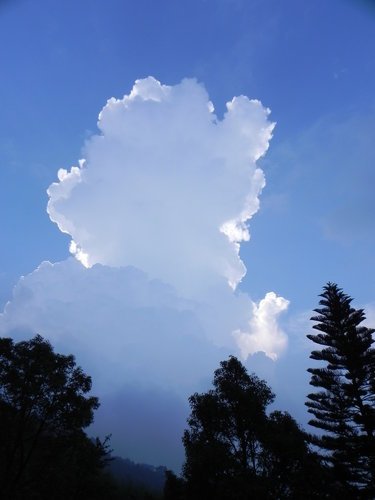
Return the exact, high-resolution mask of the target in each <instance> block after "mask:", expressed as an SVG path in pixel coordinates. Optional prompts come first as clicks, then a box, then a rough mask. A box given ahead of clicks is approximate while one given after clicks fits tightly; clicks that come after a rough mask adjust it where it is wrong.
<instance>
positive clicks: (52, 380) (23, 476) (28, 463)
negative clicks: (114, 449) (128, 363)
mask: <svg viewBox="0 0 375 500" xmlns="http://www.w3.org/2000/svg"><path fill="white" fill-rule="evenodd" d="M90 389H91V378H90V377H89V376H88V375H86V374H84V373H83V371H82V370H81V368H79V367H77V366H76V364H75V360H74V357H73V356H63V355H61V354H56V353H54V351H53V348H52V346H51V345H50V344H49V342H47V341H46V340H44V339H43V338H42V337H41V336H39V335H38V336H36V337H34V338H33V339H31V340H29V341H24V342H19V343H14V342H13V340H12V339H10V338H2V339H0V496H1V498H52V497H53V498H56V499H57V498H75V497H76V495H81V497H82V492H84V491H86V492H87V488H88V487H89V485H90V478H93V477H96V476H97V474H98V471H99V470H100V469H101V467H102V466H103V465H104V462H105V457H106V455H107V444H106V443H101V442H100V441H98V440H97V441H96V442H92V441H91V440H89V439H88V438H87V436H86V435H85V433H84V432H83V429H84V428H85V427H87V426H88V425H89V424H90V423H91V422H92V420H93V411H94V410H95V409H96V408H97V407H98V406H99V403H98V399H97V398H96V397H93V396H87V393H89V391H90ZM51 490H52V491H53V494H51ZM95 495H96V493H95V494H94V492H93V494H92V495H90V497H92V498H97V496H95Z"/></svg>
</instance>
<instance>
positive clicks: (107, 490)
mask: <svg viewBox="0 0 375 500" xmlns="http://www.w3.org/2000/svg"><path fill="white" fill-rule="evenodd" d="M351 302H352V299H351V298H350V297H349V296H347V295H346V294H344V293H343V291H342V290H341V289H340V288H339V287H338V286H337V285H335V284H332V283H328V284H327V285H326V286H325V287H324V290H323V293H322V295H321V300H320V302H319V306H320V307H319V308H317V309H315V313H316V315H315V316H313V317H312V318H311V319H312V320H313V321H314V326H313V328H314V329H315V330H316V331H317V333H316V334H314V335H308V338H309V339H310V340H311V341H312V342H314V343H315V344H317V345H318V346H319V350H314V351H313V352H312V353H311V356H310V357H311V359H312V360H314V361H317V362H318V366H315V367H313V368H310V369H309V372H310V373H311V382H310V383H311V385H312V386H313V388H314V391H313V392H311V393H310V394H309V395H308V396H307V402H306V405H307V407H308V411H309V412H310V413H311V415H312V417H313V418H312V419H311V420H310V422H309V423H310V425H311V426H313V427H314V428H315V429H317V433H316V434H308V433H306V432H305V431H304V430H303V429H301V428H300V426H299V425H298V424H297V422H296V421H295V420H294V419H293V417H292V416H291V415H289V413H287V412H281V411H278V410H274V411H272V412H270V411H269V406H270V405H271V404H272V403H273V402H274V398H275V396H274V394H273V393H272V390H271V389H270V387H269V386H268V385H267V383H266V382H265V381H263V380H261V379H259V378H258V377H257V376H256V375H255V374H249V373H247V371H246V368H245V367H244V366H243V365H242V364H241V362H240V361H239V360H238V359H237V358H235V357H234V356H230V357H229V359H228V360H225V361H222V362H221V363H220V367H219V368H218V369H217V370H216V371H215V373H214V378H213V386H212V389H211V390H209V391H207V392H206V393H202V394H198V393H196V394H193V395H192V396H191V397H190V398H189V403H190V409H191V413H190V416H189V419H188V422H187V423H188V428H187V429H186V431H185V433H184V436H183V444H184V447H185V453H186V461H185V464H184V466H183V470H182V475H181V476H180V477H179V476H176V475H175V474H174V473H173V472H172V471H167V473H166V481H165V487H164V499H165V500H248V499H265V500H268V499H270V500H271V499H275V500H276V499H277V500H279V499H280V500H281V499H302V498H303V499H307V500H308V499H324V498H327V499H336V498H339V499H343V500H344V499H358V500H362V499H364V500H365V499H366V500H370V499H375V349H374V348H373V347H372V346H373V343H374V338H373V334H374V332H375V330H373V329H371V328H367V327H365V326H363V325H361V323H362V322H363V320H364V319H365V316H364V312H363V310H362V309H354V308H353V307H352V306H351ZM90 390H91V378H90V377H89V376H88V375H86V374H85V373H83V371H82V370H81V368H79V367H77V366H76V363H75V359H74V357H73V356H63V355H61V354H56V353H55V352H54V350H53V348H52V346H51V345H50V343H49V342H47V341H46V340H44V339H43V338H42V337H40V336H38V335H37V336H36V337H34V338H33V339H31V340H29V341H24V342H19V343H14V341H13V340H12V339H10V338H3V339H0V498H1V499H3V498H4V499H5V500H11V499H12V500H13V499H14V500H17V499H20V500H21V499H30V500H34V499H35V500H44V499H46V500H47V499H48V500H53V499H56V500H59V499H61V500H62V499H64V500H65V499H90V500H91V499H92V500H95V499H103V500H107V499H108V500H110V499H117V498H118V499H119V498H124V499H152V498H154V499H156V498H161V494H160V496H158V494H157V493H153V492H151V491H150V490H148V488H147V487H145V488H143V487H139V486H137V485H136V484H132V483H131V482H128V483H127V484H123V485H121V484H119V483H118V482H116V480H114V478H113V476H111V475H110V473H109V471H110V470H111V468H109V467H107V465H108V462H109V460H110V453H109V452H110V450H109V445H108V441H107V440H106V441H104V442H101V441H100V440H98V439H96V440H92V439H89V438H88V436H87V435H86V433H85V431H84V429H85V428H86V427H87V426H88V425H89V424H90V423H91V422H92V420H93V415H94V411H95V409H96V408H98V406H99V402H98V399H97V398H96V397H94V396H91V395H90ZM117 460H119V459H117ZM116 464H117V465H116V467H117V468H118V467H119V466H120V465H121V463H120V462H119V461H118V462H116ZM116 467H115V468H114V467H112V469H113V470H115V469H116ZM117 476H118V477H119V476H121V471H118V472H117Z"/></svg>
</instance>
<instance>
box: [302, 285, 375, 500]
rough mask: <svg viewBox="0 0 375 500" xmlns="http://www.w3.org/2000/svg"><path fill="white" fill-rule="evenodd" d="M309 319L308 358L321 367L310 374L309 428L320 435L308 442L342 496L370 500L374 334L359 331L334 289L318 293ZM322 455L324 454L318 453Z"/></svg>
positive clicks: (359, 316)
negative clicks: (311, 347)
mask: <svg viewBox="0 0 375 500" xmlns="http://www.w3.org/2000/svg"><path fill="white" fill-rule="evenodd" d="M321 297H322V298H321V300H320V302H319V304H320V306H321V307H320V308H318V309H315V312H316V313H317V315H316V316H314V317H312V318H311V319H312V320H313V321H316V322H317V324H315V325H314V326H313V328H314V329H315V330H318V332H319V333H317V334H315V335H308V338H309V339H310V340H312V341H313V342H315V343H316V344H318V345H320V346H323V348H322V349H321V350H319V351H313V352H312V353H311V356H310V358H311V359H314V360H317V361H319V362H321V363H323V365H321V366H320V367H319V368H310V369H309V370H308V371H309V372H310V373H311V374H312V377H311V382H310V384H311V385H312V386H314V387H317V388H321V390H319V391H318V392H314V393H311V394H309V395H308V399H309V401H307V402H306V405H307V407H308V411H309V412H310V413H311V414H312V415H313V416H314V418H313V419H312V420H310V422H309V423H310V425H312V426H314V427H316V428H318V429H320V430H321V431H322V435H320V436H317V437H315V439H314V442H315V443H316V444H317V445H319V446H320V447H321V449H322V450H323V456H324V457H325V459H326V460H327V462H328V463H329V464H330V465H331V467H332V472H333V476H334V479H335V481H336V483H337V485H338V488H339V489H340V488H341V493H340V494H342V495H345V494H347V495H349V498H375V489H374V488H375V350H374V349H373V348H372V347H371V346H372V344H373V342H374V340H373V337H372V334H373V333H374V331H375V330H373V329H371V328H366V327H365V326H360V325H361V323H362V322H363V320H364V319H365V315H364V312H363V310H362V309H354V308H353V307H352V306H351V302H352V299H351V298H350V297H349V296H348V295H346V294H345V293H344V292H343V291H342V290H341V289H340V288H339V287H338V286H337V285H336V284H334V283H328V284H327V285H326V286H325V287H324V291H323V293H322V294H321ZM324 451H325V453H324Z"/></svg>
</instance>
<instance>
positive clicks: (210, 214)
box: [48, 78, 274, 296]
mask: <svg viewBox="0 0 375 500" xmlns="http://www.w3.org/2000/svg"><path fill="white" fill-rule="evenodd" d="M268 114H269V110H268V109H266V108H264V107H263V106H262V105H261V103H260V102H259V101H256V100H249V99H248V98H247V97H244V96H241V97H237V98H234V99H233V100H232V101H231V102H230V103H228V104H227V112H226V113H225V115H224V117H223V119H222V120H218V119H217V117H216V116H215V113H214V109H213V105H212V103H211V102H210V101H209V98H208V95H207V92H206V90H205V89H204V87H203V86H202V85H199V84H198V83H197V82H196V81H195V80H184V81H183V82H182V83H181V84H179V85H176V86H174V87H171V86H167V85H162V84H160V83H159V82H158V81H157V80H155V79H154V78H146V79H144V80H138V81H136V83H135V85H134V87H133V89H132V91H131V92H130V94H129V95H126V96H125V97H124V98H123V99H114V98H112V99H110V100H109V101H108V102H107V104H106V106H105V107H104V108H103V110H102V111H101V112H100V114H99V121H98V128H99V130H100V132H101V133H100V134H99V135H95V136H93V137H92V138H91V139H89V140H88V141H87V143H86V145H85V147H84V150H83V155H84V157H85V160H82V161H81V162H80V163H79V165H78V166H75V167H72V168H71V170H70V171H67V170H63V169H62V170H60V171H59V174H58V178H59V181H58V182H56V183H53V184H52V185H51V186H50V187H49V189H48V194H49V198H50V199H49V203H48V213H49V215H50V218H51V220H53V221H54V222H56V224H57V225H58V226H59V228H60V230H61V231H63V232H65V233H68V234H70V235H71V237H72V244H71V247H70V249H71V252H72V253H74V255H75V256H76V257H77V259H78V260H80V261H81V262H82V263H83V264H84V265H85V266H92V265H93V264H96V263H100V264H106V265H110V266H127V265H132V266H135V267H137V268H139V269H142V270H144V271H145V272H147V273H148V274H149V275H150V277H152V278H159V279H162V280H164V281H166V282H168V283H170V284H172V285H173V286H175V287H176V288H177V289H178V290H179V291H181V292H182V293H183V294H184V295H190V296H196V295H197V293H199V291H200V290H201V289H202V287H206V288H208V287H210V286H212V285H213V283H216V282H217V281H219V280H220V279H221V278H222V279H226V280H227V281H229V283H230V284H231V285H232V287H235V286H236V285H237V284H238V282H239V281H240V280H241V278H242V277H243V275H244V273H245V267H244V264H243V263H242V262H241V260H240V258H239V255H238V251H239V243H240V242H241V241H243V240H248V239H249V232H248V229H247V226H246V221H247V220H249V219H250V218H251V216H252V215H253V214H254V213H255V212H256V211H257V210H258V207H259V200H258V196H259V194H260V192H261V190H262V188H263V187H264V176H263V172H262V171H261V170H260V169H259V168H257V167H256V163H255V162H256V160H257V159H258V158H259V157H260V156H262V155H263V154H264V153H265V152H266V151H267V148H268V144H269V140H270V138H271V134H272V130H273V127H274V124H273V123H271V122H269V121H268Z"/></svg>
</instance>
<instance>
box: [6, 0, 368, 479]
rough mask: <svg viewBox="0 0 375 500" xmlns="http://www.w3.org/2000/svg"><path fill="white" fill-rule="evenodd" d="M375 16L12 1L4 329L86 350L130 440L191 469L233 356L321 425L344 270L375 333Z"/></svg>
mask: <svg viewBox="0 0 375 500" xmlns="http://www.w3.org/2000/svg"><path fill="white" fill-rule="evenodd" d="M374 28H375V4H374V2H371V1H367V2H366V1H360V0H357V1H354V0H332V1H331V2H325V1H323V0H314V1H313V0H306V1H305V2H299V1H297V0H285V1H284V2H282V3H281V2H278V1H276V0H263V1H258V0H246V1H244V0H243V1H242V0H189V1H187V0H179V1H177V0H175V1H172V0H165V1H162V0H160V1H155V0H139V1H138V2H127V1H117V0H108V1H107V2H105V3H103V2H100V1H96V0H90V1H88V0H87V1H85V0H81V1H80V2H75V1H72V0H66V1H64V2H58V1H51V0H50V1H47V0H40V1H39V2H38V3H37V5H36V4H35V2H31V1H30V0H12V1H2V2H0V47H1V49H0V68H1V76H0V96H1V110H2V120H1V122H0V205H1V213H2V214H3V217H2V219H1V245H0V310H3V313H0V334H1V335H11V336H13V337H14V338H15V339H17V340H21V339H24V338H29V337H30V336H32V335H33V334H35V333H40V334H42V335H43V336H45V337H46V338H48V339H50V340H51V342H52V343H53V345H54V346H55V347H56V349H57V350H59V351H61V352H69V353H70V352H72V353H73V354H75V355H76V357H77V362H78V363H79V364H81V365H82V366H83V368H84V369H85V370H86V371H87V372H88V373H89V374H90V375H92V377H93V382H94V391H95V390H96V392H97V394H98V395H99V397H100V399H101V401H102V405H101V408H100V410H99V411H98V414H97V418H96V421H95V424H94V427H93V428H92V432H93V433H95V432H96V433H99V434H100V433H101V434H108V433H110V432H112V435H113V437H112V445H113V447H114V449H115V452H116V453H119V454H121V455H123V456H127V457H129V458H131V459H133V460H136V461H143V462H148V463H152V464H155V465H159V464H165V465H167V466H169V467H173V468H175V469H176V470H177V469H178V468H179V466H180V464H181V462H182V460H183V450H182V445H181V440H180V438H181V435H182V432H183V429H184V426H185V421H186V417H187V413H188V408H187V397H188V395H190V394H191V393H193V392H195V391H201V390H205V389H206V388H207V387H209V383H210V380H211V378H212V374H213V370H214V369H215V368H216V367H217V366H218V363H219V361H220V360H222V359H225V357H227V356H228V355H229V354H235V355H237V356H240V357H241V359H242V360H243V361H244V363H245V364H246V366H247V368H248V369H249V371H256V373H258V374H259V375H260V376H262V377H264V378H265V379H266V380H267V381H268V382H269V383H270V385H271V387H272V388H273V390H274V391H275V393H276V395H277V399H276V403H275V405H276V407H277V408H279V409H282V410H288V411H290V412H291V413H292V415H293V416H295V417H296V418H297V420H298V421H299V422H301V424H303V425H306V423H307V416H306V412H305V409H304V405H303V400H304V397H305V394H306V393H307V392H308V374H307V373H306V368H307V367H308V366H309V365H310V361H309V352H310V351H311V349H312V346H311V345H310V344H309V341H308V340H307V339H306V334H307V333H309V331H310V330H311V326H312V325H311V324H310V323H311V322H310V321H309V318H310V317H311V315H312V310H313V309H314V308H315V307H317V305H318V295H319V293H321V290H322V287H323V285H324V284H325V283H326V282H328V281H333V282H336V283H338V285H339V286H341V287H342V288H343V289H344V291H345V292H346V293H348V294H349V295H351V296H352V297H354V305H355V306H356V307H364V308H365V311H366V312H367V316H368V321H369V322H370V324H372V326H373V325H374V323H371V321H373V322H375V286H374V285H375V270H374V265H373V248H374V243H375V236H374V222H373V221H374V215H375V213H374V204H373V197H372V190H373V186H374V185H375V182H374V181H375V173H374V163H375V149H374V146H373V143H374V136H375V133H374V130H375V96H374V88H375V87H374V83H375V61H374V58H373V57H372V54H373V52H374V49H375V29H374ZM72 167H73V168H72ZM21 277H22V278H21Z"/></svg>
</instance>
